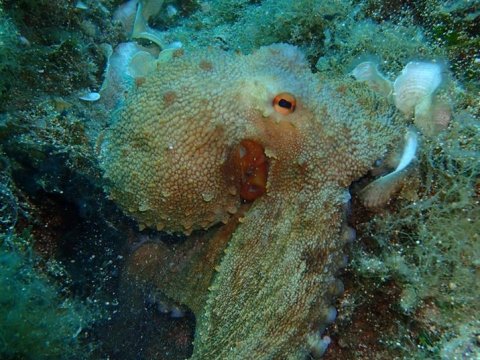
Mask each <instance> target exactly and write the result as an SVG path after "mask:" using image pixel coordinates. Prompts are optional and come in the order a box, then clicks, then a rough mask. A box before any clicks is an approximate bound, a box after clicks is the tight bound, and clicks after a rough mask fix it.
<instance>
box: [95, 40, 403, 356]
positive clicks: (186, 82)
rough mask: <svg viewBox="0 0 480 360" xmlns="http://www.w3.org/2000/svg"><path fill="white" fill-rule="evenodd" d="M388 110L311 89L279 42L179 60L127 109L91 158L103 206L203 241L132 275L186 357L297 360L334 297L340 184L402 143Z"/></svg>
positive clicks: (146, 262)
mask: <svg viewBox="0 0 480 360" xmlns="http://www.w3.org/2000/svg"><path fill="white" fill-rule="evenodd" d="M395 114H396V113H395V111H394V109H393V107H392V106H391V105H390V104H388V102H387V101H386V100H384V99H380V98H377V97H375V96H372V94H371V92H369V91H368V90H365V89H363V88H362V87H361V86H356V84H355V83H354V82H352V81H349V80H345V81H344V82H340V83H339V82H336V81H334V80H332V81H327V82H326V81H320V80H319V79H318V78H317V77H316V76H315V75H313V74H312V73H311V71H310V69H309V66H308V63H307V62H306V61H305V60H304V57H303V54H302V53H301V52H300V51H299V50H298V49H297V48H295V47H293V46H289V45H284V44H277V45H272V46H269V47H264V48H261V49H259V50H258V51H257V52H255V53H254V54H252V55H247V56H245V55H239V54H235V53H229V52H222V51H218V50H214V49H208V50H203V51H202V50H199V51H196V52H192V53H186V54H184V52H183V51H178V52H177V53H175V55H174V56H173V58H172V59H171V61H169V62H166V63H164V64H162V66H159V67H158V68H157V69H156V71H155V72H153V73H151V74H150V75H149V76H148V77H146V79H145V81H144V83H142V85H141V86H139V87H138V88H137V89H136V91H134V92H133V93H132V94H131V95H130V96H129V97H128V98H127V100H126V103H125V106H123V107H122V108H121V109H120V111H119V112H118V115H117V116H115V118H114V119H113V120H114V121H113V125H112V126H111V128H110V129H108V130H107V131H106V133H105V134H104V137H103V144H102V150H101V154H100V159H101V165H102V167H103V169H104V172H105V177H106V179H107V180H108V184H109V185H108V186H107V191H108V192H109V193H110V196H111V198H112V199H113V200H114V201H116V202H117V203H118V204H119V205H120V206H121V207H122V208H123V209H124V210H125V212H127V213H128V214H130V215H131V216H132V217H133V218H135V219H136V220H137V221H138V222H139V223H140V224H142V225H143V226H148V227H156V228H158V229H164V230H166V231H168V232H183V233H186V234H190V233H191V232H192V231H194V230H198V229H208V231H207V232H205V234H203V235H202V233H201V232H200V233H196V232H195V233H193V234H192V235H190V236H189V237H188V240H187V241H186V242H184V243H183V244H182V245H181V246H179V247H177V248H169V247H168V246H166V245H162V244H145V245H144V246H141V247H140V248H139V249H138V250H137V251H136V252H135V253H134V254H133V257H132V260H131V262H130V266H129V273H130V275H129V276H130V278H131V281H136V282H146V283H150V284H151V285H154V286H156V287H158V288H159V289H160V290H161V291H163V292H164V293H166V294H167V295H168V296H169V297H171V298H172V300H174V301H177V302H178V303H180V304H182V305H186V306H187V307H189V308H190V309H192V310H193V311H194V313H195V315H196V319H197V327H196V335H195V347H194V354H193V358H196V359H205V358H219V359H220V358H222V359H227V358H228V359H233V358H235V359H250V358H255V359H263V358H265V359H266V358H278V357H286V358H302V357H304V356H306V355H307V354H308V353H309V351H310V349H309V347H308V342H309V339H311V338H312V336H313V335H312V334H316V333H318V332H319V330H322V329H323V328H324V326H326V324H328V322H329V321H331V320H332V316H333V315H332V310H331V308H330V303H331V301H332V299H333V298H334V296H336V295H338V292H339V288H338V282H337V281H336V279H335V274H336V272H337V271H338V269H339V268H340V267H342V266H344V265H345V262H344V256H343V251H342V248H343V246H344V244H345V242H346V241H348V239H350V238H351V236H344V235H343V233H344V232H345V231H344V229H345V228H346V227H345V214H344V211H345V210H344V209H345V201H347V202H348V199H349V196H346V195H345V193H346V192H347V193H348V191H346V188H347V187H348V186H349V185H350V184H351V182H352V181H353V180H355V179H358V178H359V177H360V176H362V175H364V174H365V173H366V172H367V171H368V169H369V168H370V167H371V166H372V164H373V163H374V161H375V160H377V159H379V158H382V157H384V156H385V154H386V153H387V151H388V148H389V146H390V144H395V143H397V142H398V141H399V140H400V139H399V138H398V134H399V129H400V128H401V127H402V126H403V125H402V124H401V123H398V121H397V120H399V119H398V117H396V115H395ZM244 141H249V142H252V143H253V144H255V146H254V147H253V148H250V145H245V144H246V143H245V142H244ZM242 142H243V143H242ZM242 144H243V145H242ZM242 147H243V148H242ZM255 148H256V149H257V150H253V149H255ZM249 151H255V152H257V153H258V155H256V156H253V157H252V158H251V160H246V161H247V162H246V164H244V165H239V164H242V161H240V162H239V161H237V160H235V159H236V158H238V157H239V158H240V159H244V157H245V156H246V155H247V154H248V152H249ZM258 156H261V157H264V158H265V160H264V161H265V162H266V163H265V164H266V166H264V165H262V164H263V162H258V161H257V160H258ZM245 159H247V158H245ZM244 169H247V172H244V171H245V170H244ZM262 183H265V192H264V193H258V194H257V195H255V196H254V197H253V199H246V198H245V197H244V196H242V188H243V187H244V186H247V189H248V188H249V187H251V190H252V191H256V188H257V186H259V184H262ZM222 223H226V225H223V226H214V225H217V224H222ZM259 339H262V340H261V341H259ZM317 345H318V343H317ZM317 350H318V348H317Z"/></svg>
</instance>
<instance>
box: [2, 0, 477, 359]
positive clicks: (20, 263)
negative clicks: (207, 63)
mask: <svg viewBox="0 0 480 360" xmlns="http://www.w3.org/2000/svg"><path fill="white" fill-rule="evenodd" d="M84 2H85V3H86V4H87V5H88V7H89V9H88V10H86V11H81V10H78V9H75V2H74V1H46V0H44V1H27V0H22V1H8V0H5V1H3V4H2V3H1V2H0V5H2V7H0V9H2V8H3V10H2V11H1V12H0V110H2V111H4V110H6V109H8V110H10V112H9V113H8V114H2V116H1V126H0V141H1V142H2V159H5V158H8V159H14V160H13V161H11V162H9V161H3V160H2V166H4V165H5V166H10V167H12V166H13V168H14V170H15V172H16V173H19V174H22V175H28V176H31V177H32V182H35V183H36V184H37V186H36V187H35V189H41V190H42V191H43V192H45V193H46V194H56V195H58V196H62V197H64V198H66V197H68V198H73V197H78V198H81V199H83V198H85V197H88V196H86V195H85V194H84V193H85V192H83V194H82V191H77V192H74V191H72V187H70V188H69V187H68V186H65V183H69V182H70V183H73V184H75V185H78V184H79V183H81V182H91V183H96V184H97V186H101V185H100V180H99V175H98V171H97V170H96V169H95V167H96V165H95V160H94V156H93V151H92V148H93V146H94V144H93V143H94V140H93V139H94V138H95V137H96V134H97V133H98V131H99V128H101V126H102V124H104V118H105V117H106V116H108V114H107V113H106V111H105V110H104V109H102V108H101V107H97V109H96V110H95V109H92V107H91V106H90V107H89V106H88V105H85V104H79V103H78V102H77V100H76V99H77V94H78V92H80V91H82V90H84V89H91V90H95V89H98V88H99V86H100V84H101V82H102V73H103V69H104V67H105V62H106V58H105V55H104V54H103V50H102V47H101V46H100V45H101V44H102V43H109V44H112V45H115V44H117V43H118V42H120V41H124V40H125V39H126V35H125V34H122V33H121V31H120V30H119V26H118V25H115V24H112V22H111V21H110V16H111V12H112V11H113V10H114V8H115V6H118V5H119V4H120V3H121V1H99V2H94V1H84ZM168 3H172V4H174V5H175V6H177V7H178V8H179V10H180V12H181V15H182V16H179V17H172V18H168V19H167V18H161V16H164V15H165V11H163V13H161V14H160V15H159V18H154V19H152V24H151V25H152V26H156V25H158V27H159V28H160V29H162V30H164V36H165V38H166V39H167V40H170V41H176V40H180V41H182V42H183V43H184V44H185V46H187V47H188V46H192V47H195V46H205V47H206V46H217V47H222V48H224V49H228V50H240V51H242V52H251V51H253V50H254V49H255V48H257V47H258V46H261V45H267V44H270V43H273V42H288V43H291V44H295V45H299V46H301V47H302V48H303V49H304V50H305V51H306V53H307V54H308V59H309V61H310V64H311V66H312V68H313V67H315V66H316V69H317V70H318V71H320V72H322V76H345V74H347V73H348V72H349V71H350V70H351V69H352V68H353V66H354V64H355V62H358V61H359V59H361V58H363V57H365V56H366V57H372V56H376V57H378V58H380V59H381V60H382V63H381V66H382V70H384V71H385V73H386V74H388V75H389V76H390V77H391V78H393V77H394V75H396V74H398V72H399V71H400V70H401V68H402V67H403V66H404V65H405V64H406V62H408V61H410V60H412V59H419V58H420V59H431V58H440V59H442V60H448V61H449V65H450V66H451V68H452V69H453V71H454V76H455V80H454V81H457V80H458V81H461V84H462V85H461V86H462V87H464V88H465V89H466V91H468V92H469V93H470V94H473V95H466V96H464V98H462V99H461V100H460V101H458V102H457V103H456V104H455V113H456V115H455V117H454V119H453V121H452V124H451V126H450V128H449V129H447V131H445V132H443V133H442V134H440V136H439V137H438V138H435V139H431V140H428V141H427V140H425V142H424V143H423V144H422V148H421V153H420V155H419V164H418V167H417V171H416V173H414V174H413V176H412V177H411V179H410V180H409V181H410V182H409V183H408V184H409V185H408V186H405V187H404V189H403V190H402V191H401V193H400V194H399V198H397V199H392V201H391V203H390V205H389V206H388V207H387V208H385V209H383V210H380V211H379V212H377V213H369V215H368V216H365V215H364V216H363V217H362V219H361V221H358V222H357V225H358V226H357V231H358V233H359V236H360V241H358V242H357V243H356V245H355V247H354V249H353V259H352V263H351V267H350V270H349V271H350V272H349V273H348V274H347V275H348V276H351V277H352V278H354V279H356V280H358V282H359V283H358V284H352V285H351V287H350V288H349V289H347V290H348V291H350V292H354V293H355V299H357V303H356V304H354V305H352V306H351V310H352V311H353V312H354V311H355V310H359V307H360V304H362V303H363V304H365V303H369V302H370V303H372V306H375V305H376V304H379V303H381V302H382V301H384V300H385V299H387V300H388V301H389V302H390V303H389V309H391V312H389V313H388V315H389V318H388V319H387V320H390V321H391V323H392V324H397V325H398V327H396V328H395V331H392V332H389V333H386V334H383V335H382V334H380V335H378V334H377V335H378V336H379V338H380V339H381V341H382V342H383V343H384V344H386V347H387V350H386V353H383V354H388V355H391V354H396V356H398V357H399V358H400V357H401V356H403V357H404V358H419V359H420V358H445V359H449V358H453V357H454V356H457V357H458V358H461V357H462V356H464V357H465V356H467V358H468V356H470V358H474V357H475V356H478V345H476V343H475V341H476V339H475V337H474V335H475V334H476V331H478V326H479V325H478V322H479V319H478V316H477V315H476V312H475V309H478V306H479V304H478V299H477V298H478V296H477V297H475V295H476V294H478V293H479V292H480V291H479V290H480V289H479V288H478V284H477V283H476V282H475V279H476V277H478V271H479V264H478V260H477V259H478V258H479V248H478V247H479V245H478V243H479V239H478V229H479V228H480V224H479V210H478V208H479V206H478V202H479V194H478V191H479V190H478V187H479V185H478V182H479V180H478V179H479V172H480V169H479V168H478V159H479V157H480V154H479V145H478V141H479V140H478V139H479V129H478V118H476V116H478V115H479V114H480V106H479V104H478V99H476V98H475V96H474V95H475V94H478V89H479V88H480V85H479V82H478V79H480V72H479V71H480V67H479V66H478V59H477V58H478V48H479V46H480V43H479V35H478V33H479V31H478V11H479V8H478V3H477V2H465V1H449V2H446V1H443V2H442V1H419V2H412V1H400V2H395V3H394V2H391V1H390V2H387V1H381V0H371V1H364V2H360V1H353V2H350V1H333V2H323V1H312V0H307V1H289V0H281V1H246V0H238V1H235V0H229V1H220V0H218V1H207V2H202V3H201V4H200V3H199V2H198V3H197V2H195V1H185V2H183V1H176V2H168ZM166 4H167V3H166ZM104 9H106V12H105V10H104ZM27 19H30V20H29V21H31V22H28V21H27ZM13 74H14V75H13ZM456 91H457V95H458V94H459V93H460V91H461V89H460V86H457V87H456ZM12 109H13V110H15V111H12ZM92 119H94V120H95V121H94V120H92ZM96 122H97V123H96ZM52 155H53V157H54V158H55V159H56V163H55V166H54V168H55V169H56V170H55V172H53V174H50V175H49V171H47V170H46V169H45V168H42V167H44V166H45V165H44V164H45V163H46V162H47V161H46V160H47V159H48V158H49V157H52ZM9 164H10V165H9ZM32 168H33V169H42V171H37V172H32V171H30V170H31V169H32ZM24 169H28V170H29V171H23V170H24ZM65 169H68V171H63V170H65ZM2 170H3V169H2ZM2 176H3V175H2ZM82 176H83V177H82ZM19 177H21V176H17V177H16V179H15V180H13V179H12V178H11V177H10V178H9V179H8V181H7V180H5V181H3V178H2V188H1V189H0V195H1V199H2V205H3V207H2V209H1V210H2V211H3V212H2V213H1V214H0V215H1V221H2V225H4V227H3V228H2V231H6V234H7V235H8V236H9V237H10V239H12V238H15V239H16V240H15V242H19V241H20V240H18V239H21V238H22V235H21V234H20V235H18V234H15V229H19V228H21V226H19V225H18V221H17V219H18V218H21V219H22V221H25V218H28V217H29V220H28V222H29V223H34V222H41V221H42V219H41V218H35V217H36V216H37V215H36V214H35V212H34V211H30V209H22V207H21V206H18V201H19V200H18V198H17V195H19V193H18V189H16V188H15V187H16V186H19V187H21V188H23V191H24V190H25V189H24V187H25V184H19V180H18V178H19ZM79 179H80V180H79ZM15 183H16V184H15ZM66 189H68V190H69V191H70V192H69V191H65V190H66ZM81 189H84V188H81ZM65 192H67V194H65ZM4 199H6V200H5V202H4V201H3V200H4ZM39 201H40V202H41V201H42V199H40V200H39ZM93 202H94V201H92V202H91V203H93ZM98 202H99V203H100V204H101V205H98V207H103V206H104V201H103V200H102V201H100V200H99V201H98ZM5 204H6V205H5ZM362 210H363V209H362ZM27 237H28V236H27ZM25 241H27V240H25ZM27 242H28V243H30V242H31V239H30V240H28V241H27ZM26 249H30V250H28V251H26ZM107 251H110V252H111V251H112V249H107ZM1 254H2V255H1V259H4V260H5V262H3V260H2V264H4V266H5V267H6V268H7V269H6V270H5V271H6V272H7V273H8V271H9V270H8V268H9V267H11V268H13V269H27V272H26V273H24V275H25V276H24V277H22V278H21V279H19V280H22V281H23V283H24V284H27V285H28V287H29V289H30V290H29V295H28V296H26V297H25V298H24V299H25V304H26V305H25V306H27V305H28V306H31V307H32V308H33V309H34V311H33V314H32V319H35V317H36V316H38V313H37V311H40V310H39V309H44V306H45V304H42V303H39V302H36V301H35V293H37V294H42V291H43V292H45V293H46V294H48V296H47V298H48V301H50V303H51V304H54V306H53V307H52V309H50V312H48V314H49V315H51V316H52V318H51V320H49V321H50V323H49V325H47V326H46V327H45V328H42V331H44V332H43V335H44V337H48V336H54V334H52V333H51V328H52V327H54V326H55V324H56V321H60V319H63V320H64V321H65V322H66V324H65V325H64V326H63V327H61V329H62V333H63V334H64V337H63V338H62V337H61V336H59V337H55V336H54V338H53V339H52V342H53V344H55V345H54V346H53V347H51V348H48V347H47V348H45V347H42V346H44V345H45V344H41V340H42V339H41V332H40V330H39V331H37V332H34V334H32V335H31V338H28V337H22V339H24V340H25V341H30V342H29V344H33V345H32V346H37V347H36V348H37V349H38V351H39V353H45V354H52V356H61V355H58V354H59V351H60V349H64V346H65V344H70V345H71V344H74V343H75V340H72V338H71V336H70V335H71V333H72V329H74V330H75V331H76V330H77V329H78V327H77V325H79V324H81V325H82V326H84V325H85V324H86V323H87V322H88V321H87V320H88V318H89V316H88V311H85V312H82V311H84V310H85V309H83V310H81V309H80V310H79V308H81V306H80V307H78V306H77V305H78V304H76V303H75V301H74V300H72V299H69V298H67V300H66V304H67V305H66V306H67V308H68V309H67V310H65V311H64V313H68V314H69V315H66V314H64V313H63V312H62V313H61V314H60V316H59V317H57V318H56V319H55V318H54V315H58V314H56V313H55V311H54V310H53V309H57V310H58V308H59V306H60V305H59V304H61V303H62V301H63V300H64V299H65V298H62V297H61V296H58V294H57V295H56V293H57V292H59V288H60V287H61V286H59V285H58V284H55V283H54V282H52V281H51V279H50V278H49V277H48V276H47V275H45V273H44V272H43V271H42V270H41V269H39V266H38V263H39V259H38V257H36V256H35V255H34V254H33V250H32V248H31V246H30V245H29V246H28V247H25V249H23V250H22V249H18V248H15V249H13V250H12V248H11V247H8V249H7V248H4V247H2V253H1ZM2 271H3V267H2ZM92 277H93V276H92ZM12 279H13V278H12V277H10V281H13V280H12ZM346 282H347V283H348V279H347V280H346ZM2 284H7V282H2ZM19 284H20V283H19ZM392 284H394V285H392ZM12 286H14V288H15V289H17V290H18V284H15V283H14V284H13V285H12ZM391 287H394V288H395V290H396V291H397V292H398V293H395V294H396V295H395V296H391V297H389V296H387V293H388V290H389V289H390V288H391ZM44 289H47V290H44ZM363 290H366V291H367V292H366V293H368V294H372V293H373V292H375V291H376V294H377V295H376V296H375V297H372V298H369V297H368V296H365V297H364V296H363V295H362V294H363ZM368 291H370V292H368ZM378 294H379V295H378ZM19 295H24V294H23V293H20V294H19ZM382 296H383V297H382ZM350 299H351V298H349V297H348V294H347V296H346V297H345V298H344V299H343V301H345V302H346V301H348V300H350ZM2 303H3V302H2ZM74 303H75V305H72V304H74ZM340 304H343V303H342V302H341V303H340ZM23 309H26V308H25V307H24V308H23ZM346 309H347V308H344V307H342V306H340V315H339V316H340V317H341V316H343V315H342V312H343V314H345V312H346ZM47 310H48V309H47ZM15 311H16V310H15ZM14 313H15V314H16V319H17V320H16V322H17V323H16V324H15V323H14V322H12V326H18V327H19V329H20V330H21V331H20V330H19V331H20V332H19V333H22V334H24V332H25V327H24V326H23V325H22V321H24V320H23V319H25V318H26V316H27V315H28V314H26V313H22V312H21V311H16V312H14ZM82 314H83V315H82ZM62 316H63V317H62ZM85 319H87V320H85ZM338 323H339V324H338V325H339V326H341V325H342V322H341V321H340V319H339V321H338ZM345 324H346V325H345V328H343V329H341V331H339V332H338V333H336V334H334V337H335V336H336V337H337V338H340V339H342V336H344V337H347V336H349V335H351V336H352V337H357V338H359V339H360V341H361V334H360V333H357V334H349V335H347V334H348V326H349V325H350V326H351V323H350V324H349V323H348V321H346V322H345ZM22 336H27V335H22ZM14 340H15V339H13V340H11V341H13V342H10V344H19V343H18V342H17V343H16V342H15V341H14ZM19 341H20V340H19ZM15 346H17V345H15ZM18 346H20V345H18ZM11 348H12V349H14V347H11ZM72 349H76V350H75V351H77V350H81V349H82V347H81V346H80V347H77V345H75V344H74V345H73V347H72ZM67 350H68V349H67ZM389 350H391V352H388V351H389ZM72 351H73V350H72ZM81 351H83V350H81ZM371 351H372V352H373V353H375V351H376V349H375V348H372V349H371ZM475 351H477V353H475ZM66 354H71V355H72V356H74V354H73V353H69V352H66ZM77 354H78V353H77ZM17 355H18V356H27V354H21V353H20V352H18V353H17ZM327 355H328V354H327ZM5 356H7V355H5ZM11 356H13V355H11ZM357 358H360V356H358V357H357Z"/></svg>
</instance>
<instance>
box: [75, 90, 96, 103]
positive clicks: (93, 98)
mask: <svg viewBox="0 0 480 360" xmlns="http://www.w3.org/2000/svg"><path fill="white" fill-rule="evenodd" d="M80 100H83V101H89V102H94V101H98V100H100V94H99V93H97V92H91V93H88V94H85V95H83V96H80Z"/></svg>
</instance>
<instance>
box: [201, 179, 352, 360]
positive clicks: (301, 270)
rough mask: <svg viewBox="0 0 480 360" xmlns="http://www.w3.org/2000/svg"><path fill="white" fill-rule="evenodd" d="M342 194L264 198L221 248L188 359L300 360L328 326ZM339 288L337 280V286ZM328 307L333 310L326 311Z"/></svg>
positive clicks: (331, 191)
mask: <svg viewBox="0 0 480 360" xmlns="http://www.w3.org/2000/svg"><path fill="white" fill-rule="evenodd" d="M339 193H340V191H336V190H334V189H328V188H327V189H321V190H320V191H319V192H318V193H314V192H311V191H307V190H304V191H302V192H301V193H296V194H292V195H291V196H286V194H283V195H282V196H271V195H270V196H264V197H262V198H260V199H258V200H257V201H256V202H255V203H254V204H253V206H252V208H251V209H250V210H249V211H248V213H247V214H246V216H245V217H244V219H243V220H242V221H241V224H240V225H239V227H238V228H237V230H236V231H235V232H234V234H233V236H232V238H231V240H230V241H229V244H228V246H227V248H226V251H225V255H224V256H223V258H222V261H221V263H220V266H219V271H218V273H217V274H216V276H215V278H214V280H213V284H212V286H211V287H210V290H211V291H210V292H209V294H208V298H207V302H206V306H205V308H204V311H203V312H202V314H201V316H200V317H199V318H197V329H196V335H195V347H194V354H193V357H192V359H272V358H275V359H279V358H282V359H283V358H288V359H302V358H304V357H305V356H306V355H307V354H308V352H309V349H308V346H307V342H308V338H309V337H311V335H312V333H318V332H319V329H321V328H323V327H324V326H325V324H326V322H327V318H328V313H329V305H330V302H331V301H332V298H333V296H334V295H333V294H334V293H335V292H337V291H338V289H336V288H335V284H336V282H335V273H336V271H337V269H338V268H339V266H340V264H341V263H342V262H343V255H342V252H341V248H342V247H343V244H344V241H342V239H341V236H340V231H341V228H342V221H343V216H344V215H343V211H342V206H341V200H340V197H339V196H338V194H339ZM337 284H338V283H337ZM330 310H331V309H330Z"/></svg>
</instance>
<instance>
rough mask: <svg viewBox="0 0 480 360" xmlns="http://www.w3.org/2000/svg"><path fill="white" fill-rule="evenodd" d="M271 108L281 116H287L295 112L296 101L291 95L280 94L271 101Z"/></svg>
mask: <svg viewBox="0 0 480 360" xmlns="http://www.w3.org/2000/svg"><path fill="white" fill-rule="evenodd" d="M272 105H273V108H274V109H275V111H276V112H278V113H279V114H282V115H288V114H291V113H292V112H294V111H295V106H296V105H297V100H295V97H294V96H293V95H292V94H289V93H286V92H285V93H280V94H278V95H277V96H275V98H274V99H273V104H272Z"/></svg>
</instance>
